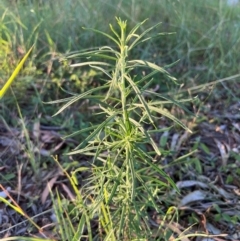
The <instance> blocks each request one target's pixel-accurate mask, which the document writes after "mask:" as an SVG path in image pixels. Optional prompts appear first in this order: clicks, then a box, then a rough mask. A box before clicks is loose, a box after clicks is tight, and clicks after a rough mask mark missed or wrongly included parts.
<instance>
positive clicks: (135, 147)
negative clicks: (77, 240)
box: [50, 18, 191, 240]
mask: <svg viewBox="0 0 240 241" xmlns="http://www.w3.org/2000/svg"><path fill="white" fill-rule="evenodd" d="M117 23H118V25H119V31H118V30H116V29H115V28H114V27H113V26H112V25H110V29H111V31H112V35H109V34H107V33H104V32H101V31H99V30H95V29H90V30H92V31H94V32H96V33H98V34H101V35H104V36H105V37H106V38H108V39H110V40H111V41H112V43H113V45H115V47H112V46H104V47H100V48H95V49H89V50H87V51H81V52H80V53H76V54H73V55H70V56H68V59H72V58H74V59H76V58H80V59H82V61H81V63H79V64H73V65H71V66H72V67H82V66H90V67H91V68H93V69H95V70H98V71H101V72H102V73H103V74H104V75H105V78H104V82H105V84H104V85H102V86H99V87H97V88H93V89H90V90H89V91H87V92H84V93H82V94H73V96H72V97H69V98H66V99H62V100H56V101H52V102H50V103H51V104H55V103H63V102H66V104H64V105H63V107H62V108H61V109H60V110H59V111H58V112H57V113H56V115H57V114H59V113H61V112H62V111H64V110H65V109H66V108H68V107H69V106H70V105H71V104H73V103H74V102H76V101H79V100H83V99H90V100H92V101H95V102H97V103H98V104H99V108H100V110H101V112H100V113H99V115H102V116H103V119H104V121H103V122H102V123H101V124H98V125H94V126H91V127H89V128H86V129H83V130H80V131H78V132H76V133H73V134H72V135H70V136H73V135H77V134H81V133H84V132H88V133H89V132H90V134H89V136H88V137H87V138H86V139H85V140H84V141H82V142H81V143H80V144H79V145H78V147H77V148H76V149H75V150H73V151H72V152H70V153H68V155H74V154H83V155H87V156H89V157H90V161H89V165H90V167H89V168H87V169H88V171H90V172H91V175H90V176H89V177H88V179H87V180H86V181H83V183H82V189H81V193H82V197H81V202H80V203H76V209H79V210H87V211H84V213H87V216H88V219H90V220H94V219H99V221H100V222H99V225H100V229H102V230H103V233H102V236H103V238H104V240H132V239H133V238H135V239H138V240H139V239H147V238H149V237H150V236H151V228H150V226H149V221H148V218H149V217H148V213H147V210H148V209H152V210H156V211H157V212H158V213H162V210H161V208H160V206H161V205H160V203H159V202H158V201H157V200H158V197H159V195H161V193H162V192H164V190H167V189H168V188H169V187H173V188H176V186H175V184H174V182H173V181H172V180H171V179H170V178H169V177H168V175H167V174H166V173H165V172H164V171H163V170H162V168H160V167H159V166H158V165H156V164H155V163H154V159H155V158H156V156H160V155H161V152H160V149H159V147H158V146H157V145H156V143H155V141H154V140H153V137H152V135H151V132H152V131H153V130H154V131H155V132H162V130H161V129H160V130H158V128H157V127H156V125H157V121H158V119H159V118H161V116H166V117H167V118H169V119H171V120H172V121H174V122H175V123H176V124H178V125H180V126H182V127H183V128H185V129H186V130H188V131H189V132H191V131H190V130H189V129H188V127H187V126H185V125H184V124H183V123H181V122H180V121H179V120H178V119H177V118H176V117H174V116H173V115H172V114H171V113H170V112H169V111H168V110H167V109H165V108H164V103H165V101H166V100H167V101H168V102H169V103H173V104H176V105H178V106H180V107H182V108H184V106H182V104H181V103H180V102H177V101H175V100H174V99H171V98H169V97H167V96H164V95H162V94H158V93H155V92H153V91H150V90H148V88H149V86H150V85H151V82H152V81H153V76H154V75H155V74H157V73H161V74H162V81H163V80H165V81H173V82H176V79H175V78H174V77H172V76H171V75H170V74H169V73H168V72H167V71H166V70H165V69H164V68H162V67H160V66H158V65H156V64H154V63H151V62H148V61H145V60H140V59H130V57H129V56H131V52H132V51H133V49H134V48H136V46H138V45H139V44H142V43H145V41H148V40H150V39H151V38H152V37H159V36H161V35H162V34H157V35H155V36H152V37H147V36H146V35H147V34H148V33H149V32H150V31H151V30H153V29H155V28H156V27H157V26H158V25H159V24H156V25H155V26H153V27H151V28H148V29H146V30H145V31H143V32H142V33H141V34H139V33H138V30H139V28H141V27H142V25H143V24H144V23H145V21H143V22H141V23H139V24H137V25H136V26H135V27H133V28H132V29H131V30H130V31H127V22H126V21H122V20H121V19H120V18H117ZM85 59H87V62H84V60H85ZM136 69H142V70H144V71H145V72H146V73H147V74H146V75H142V76H139V75H137V76H136V75H135V74H134V71H136ZM103 91H104V92H105V93H106V95H102V94H101V93H102V92H103ZM146 93H147V94H149V95H150V96H151V97H149V98H148V99H146V97H145V96H144V94H146ZM156 99H160V100H156ZM161 99H162V100H163V101H161ZM93 118H94V116H93ZM147 126H148V127H147ZM150 127H151V128H152V130H150ZM147 145H148V146H149V147H148V148H146V146H147ZM83 170H85V171H86V168H79V169H77V170H75V171H74V173H72V176H71V178H70V180H71V183H72V185H73V187H75V185H76V184H78V183H77V174H78V173H79V172H82V171H83ZM74 189H75V188H74ZM77 192H79V191H78V190H77ZM76 194H77V193H76ZM59 205H61V203H59ZM58 214H59V213H58ZM83 215H84V216H83V217H85V218H83V219H82V221H81V222H82V224H81V225H82V226H81V229H80V230H81V232H82V233H81V235H83V230H84V229H83V226H86V225H87V223H86V216H85V214H83ZM87 226H88V225H87ZM78 230H79V229H78ZM99 232H100V231H99ZM88 235H89V240H92V239H93V237H92V235H93V234H92V231H91V232H90V230H88ZM94 235H97V234H96V233H95V234H94ZM78 237H80V236H78ZM66 240H67V239H66Z"/></svg>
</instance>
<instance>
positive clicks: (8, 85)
mask: <svg viewBox="0 0 240 241" xmlns="http://www.w3.org/2000/svg"><path fill="white" fill-rule="evenodd" d="M33 47H34V45H33V46H32V47H31V48H30V49H29V50H28V52H27V53H26V54H25V56H24V57H23V59H22V60H21V61H20V63H19V64H18V65H17V67H16V69H15V70H14V71H13V73H12V75H11V76H10V78H9V79H8V80H7V82H6V83H5V85H4V86H3V88H2V89H1V90H0V99H1V98H2V97H3V96H4V95H5V93H6V92H7V90H8V89H9V87H10V86H11V84H12V83H13V81H14V79H15V78H16V76H17V75H18V73H19V71H20V70H21V68H22V67H23V64H24V63H25V61H26V60H27V58H28V56H29V55H30V53H31V51H32V49H33Z"/></svg>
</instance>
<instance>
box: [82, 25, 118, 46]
mask: <svg viewBox="0 0 240 241" xmlns="http://www.w3.org/2000/svg"><path fill="white" fill-rule="evenodd" d="M83 29H87V30H91V31H93V32H95V33H99V34H102V35H104V36H106V37H107V38H109V39H111V40H112V41H113V42H115V43H116V44H117V45H118V47H119V48H120V47H121V46H120V44H119V42H118V41H117V40H116V39H115V38H113V37H112V36H111V35H109V34H107V33H104V32H102V31H99V30H96V29H93V28H83Z"/></svg>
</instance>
